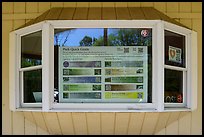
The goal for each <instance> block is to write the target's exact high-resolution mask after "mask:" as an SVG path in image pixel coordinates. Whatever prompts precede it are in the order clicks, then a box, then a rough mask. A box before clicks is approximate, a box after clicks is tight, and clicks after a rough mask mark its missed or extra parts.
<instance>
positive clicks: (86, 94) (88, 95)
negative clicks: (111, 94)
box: [69, 92, 101, 99]
mask: <svg viewBox="0 0 204 137" xmlns="http://www.w3.org/2000/svg"><path fill="white" fill-rule="evenodd" d="M69 96H70V99H101V92H84V93H79V92H78V93H70V95H69Z"/></svg>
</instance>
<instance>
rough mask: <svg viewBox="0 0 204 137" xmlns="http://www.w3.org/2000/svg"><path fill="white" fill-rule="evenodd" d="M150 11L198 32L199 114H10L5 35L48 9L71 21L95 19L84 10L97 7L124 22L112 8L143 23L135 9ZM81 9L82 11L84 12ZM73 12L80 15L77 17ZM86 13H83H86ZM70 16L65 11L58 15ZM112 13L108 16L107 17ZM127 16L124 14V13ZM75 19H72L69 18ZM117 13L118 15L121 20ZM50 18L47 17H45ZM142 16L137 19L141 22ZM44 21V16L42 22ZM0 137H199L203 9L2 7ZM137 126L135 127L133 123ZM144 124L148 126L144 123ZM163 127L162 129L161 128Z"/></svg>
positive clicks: (170, 5) (164, 5)
mask: <svg viewBox="0 0 204 137" xmlns="http://www.w3.org/2000/svg"><path fill="white" fill-rule="evenodd" d="M149 6H151V7H152V6H153V7H154V8H156V9H157V10H159V11H161V12H163V13H164V14H166V15H168V16H170V17H172V18H174V19H177V20H179V21H180V23H182V24H184V25H186V26H187V27H189V28H191V29H193V30H195V31H197V32H198V63H197V64H198V109H197V110H195V111H193V112H188V113H186V112H178V113H166V114H163V113H154V114H153V115H154V118H155V119H153V118H152V115H151V113H105V112H104V113H41V112H28V113H27V112H23V113H22V112H11V111H10V110H9V93H8V91H9V86H8V82H9V72H8V70H9V64H8V60H9V55H8V53H9V52H8V51H9V32H10V31H12V30H14V29H16V28H18V27H20V26H21V25H24V24H25V23H26V22H27V21H28V20H31V19H34V18H36V17H37V16H39V15H40V14H42V13H44V12H45V11H46V10H49V9H50V8H51V7H73V10H72V11H70V12H71V15H72V16H66V17H65V16H60V15H62V14H60V13H56V14H59V18H65V19H73V17H74V18H75V19H81V17H85V16H86V18H88V19H91V18H92V19H97V18H98V17H97V16H96V15H94V14H93V12H94V10H96V9H93V12H91V11H88V8H89V7H101V13H97V14H98V15H99V17H100V15H102V14H107V18H104V19H116V18H118V17H119V18H129V17H125V16H124V15H123V14H122V13H121V11H115V9H114V8H115V7H128V9H129V14H130V16H131V18H133V19H137V18H139V19H141V18H144V17H143V16H142V15H141V14H137V15H136V14H133V13H134V12H132V11H133V10H134V7H149ZM84 7H85V9H84ZM75 8H76V9H77V8H82V9H84V11H83V12H85V13H83V14H85V16H84V15H79V14H82V13H78V12H76V13H75V12H74V10H75ZM86 9H87V10H86ZM61 12H69V11H61ZM110 12H111V13H110ZM125 12H127V11H125ZM74 13H75V14H74ZM120 13H121V14H120ZM49 16H50V15H49ZM138 16H139V17H138ZM141 16H142V17H141ZM45 17H46V15H45V16H44V18H45ZM2 34H3V35H2V40H3V41H2V134H4V135H15V134H19V135H26V134H33V135H41V134H43V135H46V134H76V135H77V134H102V135H103V134H161V135H162V134H163V135H170V134H175V135H179V134H180V135H189V134H190V135H192V134H198V135H201V134H202V3H201V2H184V3H183V2H150V3H148V2H144V3H143V2H124V3H120V2H94V3H92V2H85V3H82V2H59V3H58V2H57V3H54V2H2ZM136 120H137V122H135V121H136ZM149 121H152V122H150V123H149ZM163 122H164V123H163Z"/></svg>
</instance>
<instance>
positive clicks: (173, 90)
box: [164, 69, 183, 103]
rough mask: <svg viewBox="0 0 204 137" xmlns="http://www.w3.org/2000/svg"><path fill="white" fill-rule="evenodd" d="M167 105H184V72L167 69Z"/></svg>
mask: <svg viewBox="0 0 204 137" xmlns="http://www.w3.org/2000/svg"><path fill="white" fill-rule="evenodd" d="M164 86H165V92H164V102H165V103H183V72H182V71H176V70H169V69H165V83H164Z"/></svg>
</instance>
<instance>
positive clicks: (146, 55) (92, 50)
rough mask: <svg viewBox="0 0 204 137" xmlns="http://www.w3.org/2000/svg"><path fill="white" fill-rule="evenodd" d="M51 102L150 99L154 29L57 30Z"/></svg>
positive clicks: (137, 101)
mask: <svg viewBox="0 0 204 137" xmlns="http://www.w3.org/2000/svg"><path fill="white" fill-rule="evenodd" d="M54 41H55V43H54V48H55V50H54V54H55V60H54V61H55V63H54V64H55V70H54V73H55V74H54V76H55V81H54V86H55V92H54V96H55V102H59V103H67V102H98V103H100V102H106V103H111V102H134V103H135V102H136V103H151V102H152V29H149V28H148V29H147V28H111V29H109V28H101V29H98V28H96V29H95V28H91V29H89V28H80V29H56V30H55V37H54Z"/></svg>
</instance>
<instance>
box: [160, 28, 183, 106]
mask: <svg viewBox="0 0 204 137" xmlns="http://www.w3.org/2000/svg"><path fill="white" fill-rule="evenodd" d="M164 35H165V70H164V72H165V75H164V79H165V87H164V92H165V93H164V102H165V103H166V106H172V107H175V106H177V107H178V106H186V100H185V99H186V93H187V92H186V90H187V89H186V81H187V67H186V66H187V65H186V38H185V36H184V35H180V34H177V33H174V32H171V31H168V30H165V31H164ZM172 103H173V105H172Z"/></svg>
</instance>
